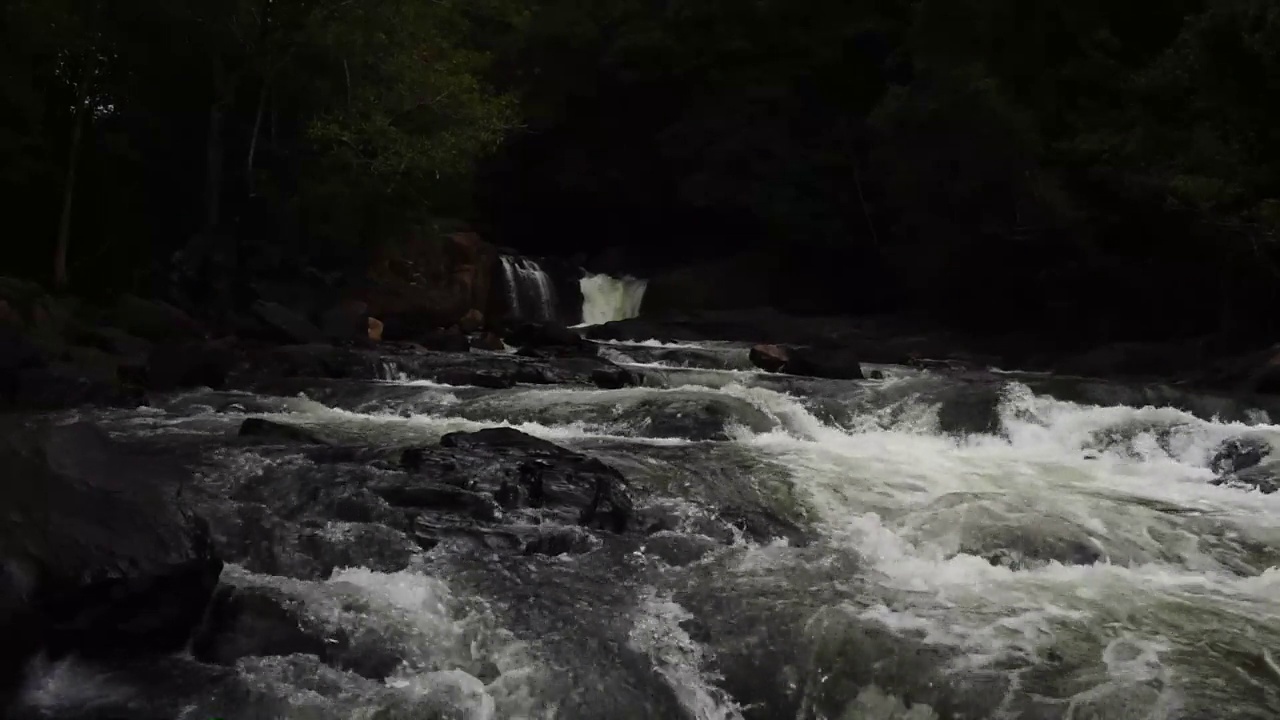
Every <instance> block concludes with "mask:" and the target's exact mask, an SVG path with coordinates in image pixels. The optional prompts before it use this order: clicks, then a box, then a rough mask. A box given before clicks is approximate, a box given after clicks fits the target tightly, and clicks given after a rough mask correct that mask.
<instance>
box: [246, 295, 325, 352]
mask: <svg viewBox="0 0 1280 720" xmlns="http://www.w3.org/2000/svg"><path fill="white" fill-rule="evenodd" d="M253 314H254V316H255V317H256V318H257V319H258V320H259V321H260V322H262V323H263V326H264V327H265V328H267V329H268V331H269V335H270V336H269V338H266V339H271V340H277V341H280V342H287V343H297V344H299V345H305V344H307V343H319V342H324V340H325V334H324V333H323V332H321V331H320V329H319V328H317V327H316V326H315V325H314V324H312V322H311V321H310V320H308V319H307V317H306V316H305V315H303V314H301V313H298V312H294V311H293V310H290V309H289V308H287V307H285V306H283V305H281V304H279V303H274V302H269V301H266V300H259V301H258V302H256V303H254V304H253Z"/></svg>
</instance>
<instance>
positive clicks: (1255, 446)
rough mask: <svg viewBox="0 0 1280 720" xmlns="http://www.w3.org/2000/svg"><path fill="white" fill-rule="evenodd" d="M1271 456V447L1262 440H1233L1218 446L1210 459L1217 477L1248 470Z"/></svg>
mask: <svg viewBox="0 0 1280 720" xmlns="http://www.w3.org/2000/svg"><path fill="white" fill-rule="evenodd" d="M1270 454H1271V445H1270V444H1269V443H1267V441H1265V440H1263V439H1261V438H1250V437H1241V438H1231V439H1230V440H1227V441H1226V442H1224V443H1222V444H1221V445H1219V446H1218V448H1217V449H1216V450H1215V451H1214V452H1213V457H1212V458H1210V459H1209V469H1210V470H1213V472H1214V474H1215V475H1219V476H1222V475H1230V474H1232V473H1237V472H1240V471H1241V470H1247V469H1248V468H1251V467H1253V466H1255V465H1257V464H1259V463H1261V462H1262V461H1263V459H1264V458H1266V457H1267V456H1269V455H1270Z"/></svg>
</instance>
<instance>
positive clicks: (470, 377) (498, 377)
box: [435, 368, 515, 390]
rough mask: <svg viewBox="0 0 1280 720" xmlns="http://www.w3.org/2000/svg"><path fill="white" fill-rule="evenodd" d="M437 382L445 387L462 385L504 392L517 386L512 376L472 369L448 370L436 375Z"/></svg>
mask: <svg viewBox="0 0 1280 720" xmlns="http://www.w3.org/2000/svg"><path fill="white" fill-rule="evenodd" d="M435 381H436V382H438V383H443V384H445V385H460V386H468V385H469V386H472V387H482V388H489V389H492V390H503V389H506V388H509V387H513V386H514V385H515V381H514V380H513V379H512V378H511V376H510V375H505V374H502V373H496V372H490V371H485V370H472V369H471V368H446V369H444V370H441V371H440V372H438V373H436V376H435Z"/></svg>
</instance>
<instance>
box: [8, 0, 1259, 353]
mask: <svg viewBox="0 0 1280 720" xmlns="http://www.w3.org/2000/svg"><path fill="white" fill-rule="evenodd" d="M3 13H4V15H3V18H2V20H0V22H3V27H2V29H0V31H2V36H0V63H3V66H2V67H0V72H2V73H3V82H2V83H0V121H2V123H3V124H2V125H0V197H3V198H4V199H5V201H6V205H7V206H8V207H9V208H10V209H9V212H8V213H7V214H8V215H9V218H8V221H9V226H10V228H11V230H10V233H9V237H10V238H11V239H10V242H9V243H8V244H7V247H6V252H5V254H4V257H5V262H6V263H12V264H14V265H15V266H16V268H17V270H18V271H19V272H21V273H23V274H26V275H30V276H34V277H40V278H42V279H46V280H49V281H51V282H62V281H68V280H69V282H70V283H72V284H73V286H75V287H76V288H77V289H80V288H84V289H85V290H88V289H90V288H95V289H96V288H119V287H131V288H137V287H139V286H140V285H141V284H145V283H147V282H152V281H154V279H155V277H156V275H157V272H156V269H157V268H158V267H162V261H163V260H164V259H165V258H169V257H171V255H172V253H173V251H175V250H177V249H179V248H181V247H189V246H191V245H192V238H199V239H200V242H202V243H203V244H204V245H203V246H204V247H208V246H215V247H219V248H223V249H225V248H227V247H233V248H236V250H237V253H238V254H237V256H238V257H241V258H244V257H247V256H250V255H251V256H253V257H254V258H257V259H256V260H255V262H264V263H268V264H269V263H270V262H272V261H271V260H262V258H275V260H274V262H276V263H283V264H291V265H297V264H299V260H300V259H302V258H305V263H306V264H313V265H324V264H325V263H331V264H332V263H350V262H351V261H352V260H351V259H352V258H354V257H358V255H359V253H361V252H363V251H366V250H368V249H369V248H371V247H373V246H376V245H377V244H379V243H384V242H395V241H396V238H399V237H406V236H407V229H408V228H409V227H412V226H424V225H431V224H435V225H437V226H438V225H440V224H442V223H446V222H452V221H455V220H463V221H466V222H468V223H469V224H471V225H473V226H476V227H479V228H480V229H481V230H483V231H485V232H486V234H488V235H489V236H490V237H491V238H492V239H494V240H497V241H499V242H502V243H506V244H510V245H514V246H516V247H519V248H521V249H525V250H528V251H531V252H550V253H559V254H565V255H569V254H573V253H576V252H587V253H591V252H595V251H599V250H601V249H603V248H606V247H610V246H625V247H628V248H629V249H630V250H631V251H632V256H633V257H640V258H642V260H640V261H638V262H642V263H645V264H649V265H652V264H654V263H656V262H660V261H661V262H670V263H675V262H681V261H690V260H694V259H698V258H702V257H713V256H717V255H723V254H726V253H730V252H736V251H741V250H756V251H760V252H763V253H766V254H771V255H773V256H775V257H777V258H778V260H779V262H780V263H781V264H785V265H787V266H789V267H796V268H800V269H801V272H800V275H801V276H803V269H804V268H805V267H809V268H810V269H811V270H812V273H813V274H814V276H815V277H817V276H822V277H824V278H830V277H832V276H834V277H836V278H838V279H839V280H840V281H841V282H840V284H839V292H833V293H831V297H830V301H829V307H828V308H827V309H830V310H840V311H863V310H877V309H905V308H918V309H922V310H926V311H929V312H931V313H933V314H935V315H936V316H938V317H942V318H946V319H947V320H949V321H955V322H960V321H963V322H969V323H980V324H985V325H987V326H989V327H992V328H1016V327H1024V326H1034V325H1039V326H1041V327H1044V326H1051V327H1053V328H1054V329H1055V331H1058V332H1063V333H1074V334H1079V335H1084V334H1087V335H1089V336H1090V337H1091V338H1092V339H1095V340H1099V339H1141V338H1143V337H1157V336H1158V337H1170V336H1186V335H1197V334H1205V333H1211V332H1216V333H1222V334H1236V335H1239V336H1241V337H1246V338H1250V339H1251V340H1253V341H1255V342H1256V341H1258V340H1260V339H1263V338H1265V339H1267V340H1269V339H1270V334H1271V333H1273V332H1274V331H1276V330H1280V327H1277V322H1276V321H1275V320H1273V315H1274V314H1273V313H1271V312H1270V309H1271V308H1273V307H1276V306H1277V303H1278V302H1280V269H1277V260H1280V252H1278V251H1277V247H1276V240H1277V236H1276V232H1277V228H1280V122H1277V119H1280V113H1277V111H1276V107H1275V103H1276V101H1275V98H1276V97H1280V7H1278V6H1276V5H1275V3H1272V2H1268V1H1267V0H1170V1H1169V2H1165V3H1160V4H1151V3H1136V2H1098V1H1096V0H915V1H911V0H867V1H866V2H860V3H851V2H835V1H827V0H821V1H818V2H809V3H797V2H794V1H792V0H785V1H784V0H752V1H749V2H748V1H745V0H734V1H733V2H727V1H725V0H699V1H698V2H686V1H678V0H677V1H672V0H656V1H655V0H535V1H534V2H532V3H512V2H509V1H508V0H435V1H431V2H426V1H423V0H359V1H356V0H219V1H217V2H196V1H195V0H176V1H174V0H166V2H159V0H138V1H137V2H130V3H118V2H110V1H109V0H11V1H10V2H9V3H7V4H6V6H5V9H4V10H3ZM18 228H21V230H17V229H18ZM59 247H65V248H67V252H66V257H67V258H68V260H67V273H66V275H65V276H62V277H59V274H60V273H61V271H60V270H59V269H58V267H59V264H58V261H57V258H58V257H59V256H60V254H59ZM236 262H247V261H245V260H243V259H242V260H237V261H236ZM158 263H159V264H158Z"/></svg>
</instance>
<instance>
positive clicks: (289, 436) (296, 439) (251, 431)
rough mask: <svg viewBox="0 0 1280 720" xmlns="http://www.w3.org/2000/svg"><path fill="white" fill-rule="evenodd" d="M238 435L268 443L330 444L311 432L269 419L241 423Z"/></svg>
mask: <svg viewBox="0 0 1280 720" xmlns="http://www.w3.org/2000/svg"><path fill="white" fill-rule="evenodd" d="M236 434H237V435H239V436H240V437H247V438H257V439H260V440H265V441H268V442H282V443H302V444H306V445H325V444H328V443H327V442H326V441H325V440H322V439H321V438H320V437H319V436H317V435H316V434H315V433H314V432H312V431H310V430H307V429H305V428H301V427H298V426H297V425H289V424H288V423H282V422H277V421H275V420H268V419H267V418H246V419H245V421H244V422H242V423H240V430H239V431H237V433H236Z"/></svg>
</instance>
